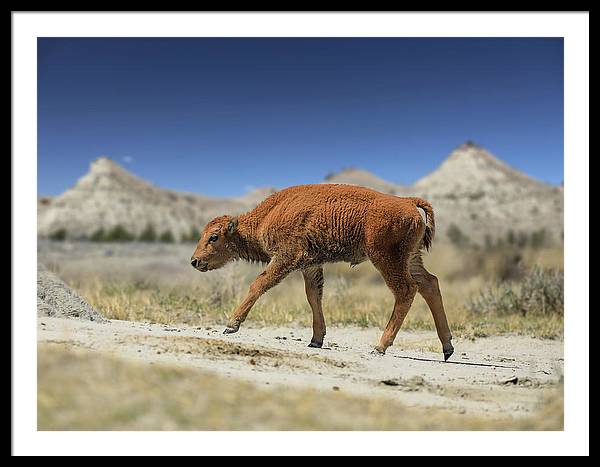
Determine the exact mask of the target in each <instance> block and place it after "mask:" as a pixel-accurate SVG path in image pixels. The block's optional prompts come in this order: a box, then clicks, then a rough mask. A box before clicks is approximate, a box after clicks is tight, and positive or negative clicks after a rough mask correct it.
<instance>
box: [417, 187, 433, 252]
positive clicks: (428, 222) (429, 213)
mask: <svg viewBox="0 0 600 467" xmlns="http://www.w3.org/2000/svg"><path fill="white" fill-rule="evenodd" d="M412 200H413V202H414V203H415V206H416V207H418V208H421V209H422V210H423V212H425V235H423V246H424V247H425V249H426V250H429V248H431V242H433V237H434V236H435V217H434V215H433V208H432V207H431V204H429V202H428V201H425V200H424V199H422V198H412Z"/></svg>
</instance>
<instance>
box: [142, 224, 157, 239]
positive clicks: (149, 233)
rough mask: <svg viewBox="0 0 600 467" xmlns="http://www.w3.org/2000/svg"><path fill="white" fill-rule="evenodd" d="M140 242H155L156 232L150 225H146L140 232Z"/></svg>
mask: <svg viewBox="0 0 600 467" xmlns="http://www.w3.org/2000/svg"><path fill="white" fill-rule="evenodd" d="M138 240H139V241H140V242H155V241H156V231H155V230H154V227H153V226H152V224H148V225H147V226H146V228H145V229H144V230H143V231H142V233H141V234H140V236H139V237H138Z"/></svg>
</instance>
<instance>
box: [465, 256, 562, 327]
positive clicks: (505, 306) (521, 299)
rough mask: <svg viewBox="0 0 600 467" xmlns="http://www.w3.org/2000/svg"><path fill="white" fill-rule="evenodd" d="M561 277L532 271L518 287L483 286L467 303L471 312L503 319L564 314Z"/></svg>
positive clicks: (547, 271)
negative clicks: (512, 315)
mask: <svg viewBox="0 0 600 467" xmlns="http://www.w3.org/2000/svg"><path fill="white" fill-rule="evenodd" d="M563 283H564V275H563V272H562V271H559V270H556V269H542V268H539V267H535V268H533V270H532V271H531V272H529V273H528V274H527V275H526V276H525V277H524V278H523V280H522V281H521V283H520V284H515V283H507V284H500V285H498V286H495V287H486V288H485V289H484V290H483V291H481V293H480V294H479V295H478V296H477V297H474V298H472V299H471V300H469V301H468V302H467V309H468V310H469V311H471V312H472V313H475V314H476V313H484V314H488V315H499V316H505V315H510V314H520V315H523V316H525V315H562V314H563V312H564V288H563Z"/></svg>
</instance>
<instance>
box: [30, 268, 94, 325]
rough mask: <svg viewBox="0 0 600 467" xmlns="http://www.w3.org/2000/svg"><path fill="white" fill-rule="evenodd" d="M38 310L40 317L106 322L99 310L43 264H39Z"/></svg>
mask: <svg viewBox="0 0 600 467" xmlns="http://www.w3.org/2000/svg"><path fill="white" fill-rule="evenodd" d="M37 310H38V316H60V317H65V318H81V319H87V320H90V321H100V322H103V321H106V319H104V318H103V317H102V315H100V313H99V312H98V311H97V310H95V309H94V308H92V306H91V305H90V304H89V303H88V302H86V301H85V300H84V299H83V298H81V297H80V296H79V295H78V294H77V293H76V292H74V291H73V290H72V289H70V288H69V286H67V284H65V283H64V282H63V281H61V280H60V279H59V278H58V277H56V275H55V274H54V273H52V272H51V271H49V270H48V269H46V267H45V266H44V265H43V264H41V263H38V275H37Z"/></svg>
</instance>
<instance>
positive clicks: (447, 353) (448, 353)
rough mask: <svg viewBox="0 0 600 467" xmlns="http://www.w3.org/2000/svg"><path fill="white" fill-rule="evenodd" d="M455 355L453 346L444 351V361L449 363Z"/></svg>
mask: <svg viewBox="0 0 600 467" xmlns="http://www.w3.org/2000/svg"><path fill="white" fill-rule="evenodd" d="M453 353H454V347H452V346H450V347H448V348H446V349H444V361H445V362H447V361H448V359H449V358H450V357H451V356H452V354H453Z"/></svg>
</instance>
